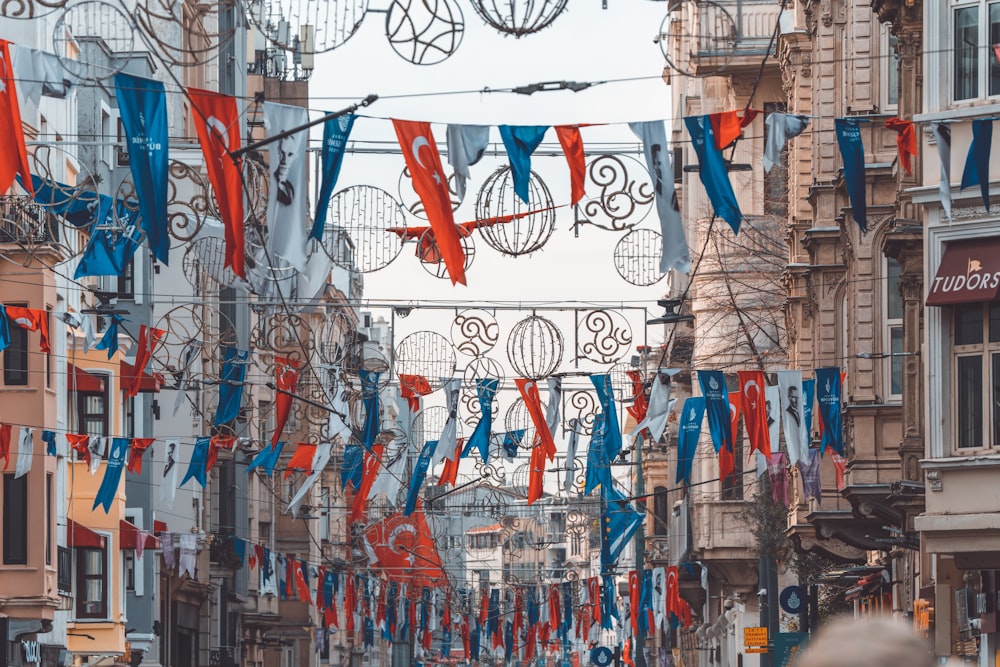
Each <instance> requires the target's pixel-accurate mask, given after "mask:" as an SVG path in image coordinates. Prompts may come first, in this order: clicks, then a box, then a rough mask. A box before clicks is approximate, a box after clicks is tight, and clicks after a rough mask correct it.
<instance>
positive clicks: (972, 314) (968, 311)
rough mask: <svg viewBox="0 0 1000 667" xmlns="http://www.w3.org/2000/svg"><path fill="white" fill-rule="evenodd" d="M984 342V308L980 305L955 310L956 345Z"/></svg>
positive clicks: (975, 304) (958, 307) (960, 307)
mask: <svg viewBox="0 0 1000 667" xmlns="http://www.w3.org/2000/svg"><path fill="white" fill-rule="evenodd" d="M982 342H983V307H982V305H980V304H978V303H974V304H972V305H969V306H957V307H956V308H955V345H980V344H982Z"/></svg>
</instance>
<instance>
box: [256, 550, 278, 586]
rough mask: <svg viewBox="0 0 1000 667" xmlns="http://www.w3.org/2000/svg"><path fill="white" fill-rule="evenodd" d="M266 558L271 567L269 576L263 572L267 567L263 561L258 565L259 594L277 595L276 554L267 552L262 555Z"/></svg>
mask: <svg viewBox="0 0 1000 667" xmlns="http://www.w3.org/2000/svg"><path fill="white" fill-rule="evenodd" d="M264 557H265V558H266V559H267V560H268V565H269V566H270V568H271V576H270V577H266V578H265V576H264V573H265V572H267V570H268V567H267V566H265V565H264V564H263V563H262V564H261V567H260V594H261V595H277V594H278V554H276V553H274V552H268V553H267V555H265V556H264Z"/></svg>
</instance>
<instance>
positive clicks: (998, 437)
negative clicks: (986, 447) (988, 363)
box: [991, 354, 1000, 447]
mask: <svg viewBox="0 0 1000 667" xmlns="http://www.w3.org/2000/svg"><path fill="white" fill-rule="evenodd" d="M992 417H993V442H992V443H991V444H992V445H993V446H994V447H996V446H997V445H1000V354H994V355H993V415H992Z"/></svg>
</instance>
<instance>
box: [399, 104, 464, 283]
mask: <svg viewBox="0 0 1000 667" xmlns="http://www.w3.org/2000/svg"><path fill="white" fill-rule="evenodd" d="M392 126H393V127H394V128H395V130H396V137H397V138H398V139H399V147H400V148H401V149H402V152H403V158H404V159H405V160H406V166H407V167H408V168H409V170H410V178H411V180H412V181H413V189H414V190H416V192H417V194H418V195H419V196H420V201H421V203H423V205H424V210H425V211H426V212H427V222H429V223H430V225H431V229H432V230H433V231H434V237H435V238H436V239H437V246H438V250H439V251H440V253H441V258H442V259H443V260H444V265H445V267H447V269H448V275H449V276H450V277H451V284H452V285H454V284H456V283H462V284H463V285H465V284H466V282H465V251H464V250H463V249H462V241H461V239H460V238H459V233H458V227H457V226H456V225H455V218H454V215H453V214H452V210H451V196H450V195H449V193H448V179H447V178H445V176H444V168H443V167H442V166H441V156H440V155H439V154H438V150H437V144H436V143H434V134H433V133H432V132H431V124H430V123H424V122H415V121H404V120H396V119H393V121H392ZM421 149H423V150H421Z"/></svg>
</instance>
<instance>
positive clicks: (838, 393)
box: [816, 367, 844, 456]
mask: <svg viewBox="0 0 1000 667" xmlns="http://www.w3.org/2000/svg"><path fill="white" fill-rule="evenodd" d="M840 384H841V383H840V369H839V368H836V367H833V368H817V369H816V402H817V403H819V420H820V423H821V424H822V425H823V439H822V440H821V441H820V443H819V451H820V454H824V453H826V448H827V446H829V447H830V448H831V449H833V451H835V452H836V453H838V454H840V455H841V456H843V455H844V424H843V416H842V415H841V408H840V406H841V398H842V397H843V391H842V387H841V386H840Z"/></svg>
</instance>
